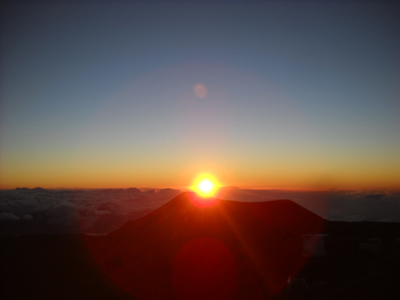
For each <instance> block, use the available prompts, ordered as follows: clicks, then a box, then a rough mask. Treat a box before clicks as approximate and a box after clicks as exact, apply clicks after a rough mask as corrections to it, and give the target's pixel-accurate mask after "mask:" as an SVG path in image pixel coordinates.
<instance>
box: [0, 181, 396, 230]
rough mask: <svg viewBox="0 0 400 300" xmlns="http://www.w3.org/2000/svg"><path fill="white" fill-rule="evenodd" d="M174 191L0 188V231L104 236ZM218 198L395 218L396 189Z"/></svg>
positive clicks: (241, 192)
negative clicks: (284, 202)
mask: <svg viewBox="0 0 400 300" xmlns="http://www.w3.org/2000/svg"><path fill="white" fill-rule="evenodd" d="M181 192H182V191H181V190H177V189H145V190H142V189H137V188H129V189H101V190H47V189H42V188H35V189H27V188H17V189H15V190H2V191H0V234H1V235H23V234H58V233H86V234H107V233H109V232H111V231H113V230H116V229H118V228H119V227H121V226H122V225H123V224H124V223H125V222H127V221H129V220H134V219H138V218H140V217H142V216H144V215H146V214H148V213H149V212H151V211H153V210H155V209H157V208H158V207H160V206H162V205H163V204H165V203H167V202H168V201H169V200H171V199H172V198H174V197H176V196H177V195H179V194H180V193H181ZM217 197H218V198H221V199H227V200H236V201H250V202H258V201H270V200H276V199H290V200H293V201H295V202H297V203H298V204H300V205H302V206H304V207H305V208H307V209H309V210H311V211H313V212H315V213H317V214H318V215H320V216H322V217H324V218H326V219H329V220H337V221H379V222H400V192H393V191H391V192H389V191H376V192H362V191H361V192H360V191H338V190H331V191H290V190H252V189H239V188H236V187H225V188H221V189H220V191H219V193H218V195H217Z"/></svg>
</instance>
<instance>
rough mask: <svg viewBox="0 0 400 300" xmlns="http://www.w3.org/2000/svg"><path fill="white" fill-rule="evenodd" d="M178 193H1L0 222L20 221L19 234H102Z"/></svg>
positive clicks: (23, 189)
mask: <svg viewBox="0 0 400 300" xmlns="http://www.w3.org/2000/svg"><path fill="white" fill-rule="evenodd" d="M179 193H181V191H180V190H176V189H161V190H156V189H154V190H149V191H142V190H140V189H137V188H129V189H104V190H46V189H41V188H35V189H27V188H20V189H15V190H3V191H0V211H1V215H0V222H1V221H4V222H5V221H9V220H14V221H20V222H21V223H20V224H19V225H18V226H19V227H18V228H20V229H21V230H20V232H19V234H24V233H29V234H32V233H57V232H59V233H66V232H71V233H72V232H83V233H96V234H105V233H108V232H110V231H112V230H115V229H117V228H119V227H120V226H122V225H123V224H124V223H125V222H127V221H128V220H132V219H136V218H139V217H142V216H144V215H145V214H147V213H149V212H150V211H152V210H154V209H156V208H158V207H160V206H161V205H163V204H164V203H166V202H167V201H169V200H170V199H172V198H174V197H175V196H177V195H178V194H179ZM31 221H32V222H34V224H35V226H36V227H35V228H38V231H37V232H33V231H32V230H33V229H32V226H30V225H29V224H30V223H27V222H31ZM24 226H25V227H24ZM15 228H17V227H15ZM15 230H17V229H15ZM12 232H13V234H18V232H15V231H12ZM3 234H6V233H4V232H3Z"/></svg>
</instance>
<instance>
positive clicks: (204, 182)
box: [192, 175, 218, 198]
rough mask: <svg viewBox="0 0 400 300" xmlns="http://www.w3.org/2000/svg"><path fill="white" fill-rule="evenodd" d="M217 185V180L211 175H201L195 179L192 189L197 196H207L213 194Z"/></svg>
mask: <svg viewBox="0 0 400 300" xmlns="http://www.w3.org/2000/svg"><path fill="white" fill-rule="evenodd" d="M217 187H218V184H217V181H216V180H215V179H214V178H213V177H212V176H210V175H201V176H199V177H198V178H197V179H196V180H195V182H194V184H193V186H192V190H194V191H195V192H196V193H197V194H198V195H199V196H201V197H204V198H207V197H212V196H214V195H215V193H216V192H217Z"/></svg>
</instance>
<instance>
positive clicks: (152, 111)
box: [0, 1, 400, 190]
mask: <svg viewBox="0 0 400 300" xmlns="http://www.w3.org/2000/svg"><path fill="white" fill-rule="evenodd" d="M1 14H2V15H1V22H2V23H1V68H0V71H1V77H0V80H1V89H0V93H1V102H0V108H1V109H0V122H1V123H0V124H1V126H0V145H1V148H0V151H1V152H0V187H1V188H2V189H12V188H15V187H29V188H33V187H38V186H40V187H43V188H61V187H64V188H76V187H82V188H127V187H158V188H167V187H172V188H185V187H188V186H190V185H191V183H192V182H193V180H194V178H195V177H196V176H198V175H199V174H203V173H207V174H212V175H213V176H214V177H215V178H218V181H219V182H220V183H221V184H222V185H227V186H239V187H247V188H266V189H277V188H278V189H363V190H378V189H400V180H399V178H400V155H399V153H400V118H399V115H400V55H399V53H400V19H399V18H398V16H399V15H400V4H399V3H398V2H397V3H396V2H385V1H376V2H367V1H318V2H312V1H293V2H289V1H257V2H256V1H254V2H252V1H201V2H200V1H159V2H156V1H62V2H57V1H46V2H36V1H35V2H34V3H33V2H32V3H31V2H19V1H11V2H4V3H3V4H2V10H1Z"/></svg>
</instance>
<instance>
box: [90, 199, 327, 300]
mask: <svg viewBox="0 0 400 300" xmlns="http://www.w3.org/2000/svg"><path fill="white" fill-rule="evenodd" d="M199 201H201V199H199V198H198V196H197V195H196V194H194V193H191V192H186V193H182V194H181V195H179V196H177V197H176V198H174V199H172V200H171V201H169V202H168V203H166V204H165V205H164V206H162V207H160V208H159V209H157V210H155V211H153V212H152V213H150V214H148V215H147V216H145V217H143V218H141V219H138V220H135V221H130V222H128V223H126V224H125V225H124V226H123V227H122V228H120V229H118V230H116V231H114V232H113V233H111V234H110V235H109V236H108V237H107V240H106V244H105V246H104V247H102V250H101V251H99V252H98V254H97V257H98V259H99V261H100V264H101V265H102V267H103V270H104V272H105V274H106V275H107V276H108V277H109V278H110V279H112V280H113V281H114V282H115V283H117V284H118V285H119V286H121V287H122V288H124V289H125V290H126V291H127V292H129V293H130V294H131V295H133V296H134V297H135V299H178V300H184V299H265V298H269V297H272V296H273V295H274V294H276V293H277V292H279V291H280V290H281V289H282V288H283V287H284V286H285V284H286V282H287V279H288V277H289V276H291V275H293V274H295V273H296V272H297V271H298V270H299V269H300V268H301V266H302V265H303V264H304V263H305V258H304V257H303V256H302V255H301V250H302V240H301V235H302V234H307V233H319V232H321V230H322V227H323V224H324V222H325V220H324V219H323V218H321V217H319V216H317V215H316V214H314V213H312V212H310V211H308V210H306V209H305V208H303V207H301V206H300V205H298V204H296V203H294V202H292V201H290V200H275V201H268V202H252V203H248V202H237V201H227V200H219V199H211V200H210V199H208V200H207V201H212V204H210V205H206V206H202V205H199ZM210 203H211V202H210Z"/></svg>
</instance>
